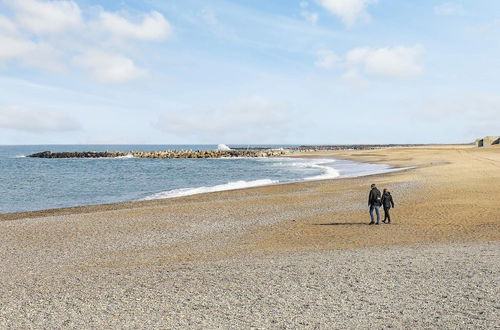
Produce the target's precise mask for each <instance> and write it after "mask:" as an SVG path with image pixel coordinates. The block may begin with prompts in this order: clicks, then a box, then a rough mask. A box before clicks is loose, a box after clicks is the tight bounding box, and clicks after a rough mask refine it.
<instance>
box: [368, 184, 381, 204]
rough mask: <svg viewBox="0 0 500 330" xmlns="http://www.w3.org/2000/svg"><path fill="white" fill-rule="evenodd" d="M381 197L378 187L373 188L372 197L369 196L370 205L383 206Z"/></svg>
mask: <svg viewBox="0 0 500 330" xmlns="http://www.w3.org/2000/svg"><path fill="white" fill-rule="evenodd" d="M381 196H382V194H381V193H380V190H378V189H377V187H373V188H372V190H370V195H368V205H373V206H381V205H382V202H381Z"/></svg>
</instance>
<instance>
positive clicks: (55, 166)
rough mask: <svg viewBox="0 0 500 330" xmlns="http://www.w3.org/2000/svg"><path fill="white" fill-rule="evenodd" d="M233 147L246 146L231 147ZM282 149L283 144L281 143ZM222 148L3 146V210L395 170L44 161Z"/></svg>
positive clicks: (302, 164)
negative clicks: (47, 154) (52, 155)
mask: <svg viewBox="0 0 500 330" xmlns="http://www.w3.org/2000/svg"><path fill="white" fill-rule="evenodd" d="M230 147H241V146H237V145H230ZM277 147H278V146H277ZM216 148H217V146H215V145H30V146H0V213H10V212H20V211H32V210H42V209H51V208H60V207H68V206H80V205H93V204H105V203H114V202H123V201H135V200H144V199H158V198H171V197H178V196H186V195H192V194H197V193H205V192H211V191H221V190H228V189H239V188H245V187H253V186H262V185H270V184H279V183H290V182H298V181H307V180H321V179H331V178H336V177H352V176H360V175H368V174H374V173H382V172H387V171H391V170H393V169H391V168H390V167H389V166H387V165H375V164H365V163H358V162H352V161H346V160H332V159H289V158H236V159H140V158H99V159H82V158H79V159H41V158H26V157H25V156H26V155H29V154H32V153H36V152H41V151H45V150H50V151H54V152H58V151H106V150H108V151H125V152H126V151H132V150H144V151H148V150H150V151H151V150H166V149H191V150H202V149H203V150H206V149H216Z"/></svg>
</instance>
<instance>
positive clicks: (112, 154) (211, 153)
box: [28, 149, 290, 159]
mask: <svg viewBox="0 0 500 330" xmlns="http://www.w3.org/2000/svg"><path fill="white" fill-rule="evenodd" d="M289 153H290V151H288V150H284V149H269V150H227V151H226V150H165V151H130V152H122V151H78V152H51V151H43V152H39V153H35V154H32V155H29V156H28V157H31V158H117V157H135V158H159V159H161V158H232V157H280V156H285V155H287V154H289Z"/></svg>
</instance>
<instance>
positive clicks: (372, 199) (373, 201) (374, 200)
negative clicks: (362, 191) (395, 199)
mask: <svg viewBox="0 0 500 330" xmlns="http://www.w3.org/2000/svg"><path fill="white" fill-rule="evenodd" d="M381 205H382V194H381V193H380V190H378V189H377V187H376V186H375V184H372V185H371V190H370V194H369V195H368V206H369V207H370V219H371V221H370V223H369V225H373V224H377V225H378V224H380V206H381ZM373 211H375V213H376V214H377V222H376V223H375V221H374V219H373Z"/></svg>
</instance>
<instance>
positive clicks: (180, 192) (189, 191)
mask: <svg viewBox="0 0 500 330" xmlns="http://www.w3.org/2000/svg"><path fill="white" fill-rule="evenodd" d="M276 183H278V180H270V179H261V180H254V181H243V180H241V181H233V182H228V183H226V184H220V185H216V186H210V187H195V188H180V189H174V190H169V191H163V192H159V193H157V194H153V195H150V196H147V197H145V198H143V200H152V199H163V198H173V197H181V196H189V195H197V194H204V193H209V192H215V191H224V190H235V189H243V188H251V187H259V186H268V185H272V184H276Z"/></svg>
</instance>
